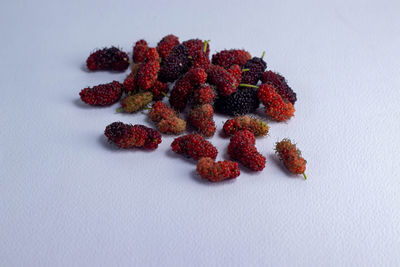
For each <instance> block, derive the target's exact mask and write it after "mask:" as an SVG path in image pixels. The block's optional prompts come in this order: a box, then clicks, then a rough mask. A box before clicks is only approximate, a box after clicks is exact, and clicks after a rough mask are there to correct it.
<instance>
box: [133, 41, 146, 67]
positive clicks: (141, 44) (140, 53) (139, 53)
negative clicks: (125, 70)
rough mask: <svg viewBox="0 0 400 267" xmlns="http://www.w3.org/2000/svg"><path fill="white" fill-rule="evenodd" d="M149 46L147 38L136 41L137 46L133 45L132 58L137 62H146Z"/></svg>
mask: <svg viewBox="0 0 400 267" xmlns="http://www.w3.org/2000/svg"><path fill="white" fill-rule="evenodd" d="M148 49H149V46H148V45H147V42H146V41H145V40H139V41H137V42H136V44H135V46H134V47H133V55H132V59H133V62H135V63H141V62H144V61H145V60H146V58H147V50H148Z"/></svg>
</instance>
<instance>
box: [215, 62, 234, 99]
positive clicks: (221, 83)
mask: <svg viewBox="0 0 400 267" xmlns="http://www.w3.org/2000/svg"><path fill="white" fill-rule="evenodd" d="M207 74H208V80H207V81H208V83H210V84H212V85H215V87H216V89H217V91H218V93H219V94H220V95H222V96H228V95H231V94H233V93H234V92H236V88H237V87H238V85H239V83H238V81H237V80H236V78H235V77H234V76H233V75H232V74H231V73H230V72H228V71H227V70H226V69H224V68H222V67H220V66H217V65H210V67H209V68H208V70H207Z"/></svg>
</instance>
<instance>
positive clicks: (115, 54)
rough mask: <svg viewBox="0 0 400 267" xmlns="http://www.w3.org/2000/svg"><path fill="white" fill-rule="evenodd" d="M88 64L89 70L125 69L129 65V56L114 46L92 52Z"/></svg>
mask: <svg viewBox="0 0 400 267" xmlns="http://www.w3.org/2000/svg"><path fill="white" fill-rule="evenodd" d="M86 65H87V67H88V69H89V70H115V71H124V70H126V69H127V68H128V67H129V57H128V55H127V54H126V53H125V52H123V51H121V50H119V49H118V48H116V47H114V46H113V47H111V48H103V49H101V50H97V51H95V52H93V53H92V54H90V56H89V57H88V59H87V60H86Z"/></svg>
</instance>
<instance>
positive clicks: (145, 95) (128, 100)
mask: <svg viewBox="0 0 400 267" xmlns="http://www.w3.org/2000/svg"><path fill="white" fill-rule="evenodd" d="M152 100H153V94H152V93H151V92H141V93H137V94H134V95H128V96H127V97H125V98H124V100H122V102H121V106H122V108H123V109H124V111H125V112H127V113H133V112H136V111H139V110H141V109H143V108H144V107H146V106H147V104H149V103H150V102H151V101H152Z"/></svg>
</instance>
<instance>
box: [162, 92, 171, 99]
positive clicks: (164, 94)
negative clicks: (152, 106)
mask: <svg viewBox="0 0 400 267" xmlns="http://www.w3.org/2000/svg"><path fill="white" fill-rule="evenodd" d="M161 94H162V95H163V96H165V97H166V98H169V95H167V94H166V93H164V92H161Z"/></svg>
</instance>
